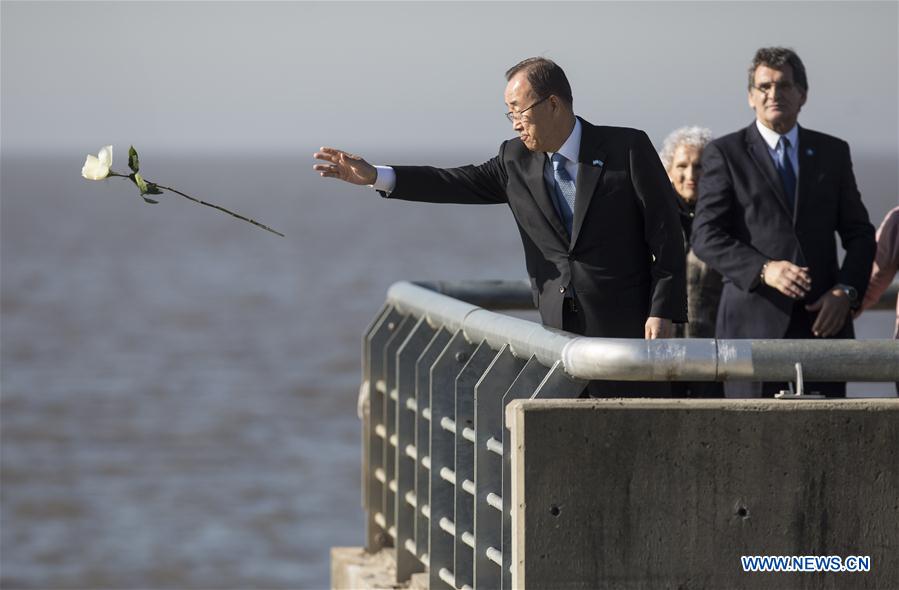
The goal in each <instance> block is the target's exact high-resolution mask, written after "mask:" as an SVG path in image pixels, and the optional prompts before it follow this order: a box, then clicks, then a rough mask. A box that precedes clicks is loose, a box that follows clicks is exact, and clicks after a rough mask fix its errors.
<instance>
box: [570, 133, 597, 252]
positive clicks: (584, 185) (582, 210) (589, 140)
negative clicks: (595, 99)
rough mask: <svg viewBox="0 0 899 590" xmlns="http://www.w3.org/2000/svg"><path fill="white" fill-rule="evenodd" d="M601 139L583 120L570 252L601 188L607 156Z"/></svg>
mask: <svg viewBox="0 0 899 590" xmlns="http://www.w3.org/2000/svg"><path fill="white" fill-rule="evenodd" d="M599 145H600V138H599V137H597V136H596V132H595V131H594V129H593V126H592V125H590V124H589V123H587V122H586V121H584V120H583V119H581V147H580V154H579V156H578V159H579V160H580V161H579V162H578V168H577V181H576V182H575V199H574V220H573V221H572V223H571V226H572V229H571V244H570V245H569V250H571V249H573V248H574V245H575V244H576V243H577V238H578V235H579V234H580V232H581V226H582V225H583V224H584V218H585V217H586V216H587V209H588V208H589V207H590V203H591V201H592V200H593V195H594V194H595V193H596V188H597V187H598V186H599V179H600V177H601V176H602V170H603V163H604V162H605V161H606V154H605V153H604V152H603V151H602V150H600V149H599Z"/></svg>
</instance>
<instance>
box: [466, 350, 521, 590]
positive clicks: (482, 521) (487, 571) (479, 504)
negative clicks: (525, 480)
mask: <svg viewBox="0 0 899 590" xmlns="http://www.w3.org/2000/svg"><path fill="white" fill-rule="evenodd" d="M524 366H525V361H524V360H523V359H519V358H516V357H515V355H513V354H512V350H511V349H510V348H509V345H505V346H503V347H502V349H501V350H500V351H499V353H497V355H496V357H495V358H494V359H493V361H492V362H491V363H490V366H489V367H488V368H487V370H486V372H485V373H484V376H483V377H482V378H481V380H480V381H479V382H478V384H477V386H476V387H475V399H474V407H475V411H474V414H475V417H474V424H475V428H474V430H475V447H474V448H475V456H474V468H475V477H474V481H475V494H476V495H475V505H474V509H475V512H474V537H475V558H474V579H475V583H474V587H475V589H476V590H478V589H494V588H499V587H500V585H501V583H502V574H501V569H502V559H501V555H502V526H503V518H502V516H503V515H502V493H503V491H502V484H503V481H502V471H503V457H502V454H501V451H502V440H503V418H502V411H503V395H504V394H505V393H506V391H508V390H509V387H510V386H511V385H512V383H513V382H514V381H515V380H516V377H517V376H518V375H519V374H520V372H521V370H522V368H523V367H524ZM497 447H499V450H500V453H497V452H496V449H497ZM497 561H499V563H497Z"/></svg>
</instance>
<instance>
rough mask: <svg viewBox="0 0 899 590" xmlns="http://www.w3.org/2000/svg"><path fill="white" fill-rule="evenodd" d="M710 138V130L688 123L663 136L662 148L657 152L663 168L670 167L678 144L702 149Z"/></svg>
mask: <svg viewBox="0 0 899 590" xmlns="http://www.w3.org/2000/svg"><path fill="white" fill-rule="evenodd" d="M711 140H712V132H711V130H709V129H706V128H705V127H699V126H698V125H688V126H686V127H681V128H679V129H675V130H674V131H672V132H671V133H669V134H668V137H666V138H665V141H664V142H663V143H662V150H661V151H660V152H659V157H660V158H662V164H664V165H665V170H668V168H670V167H671V161H672V160H673V159H674V152H675V151H677V147H678V146H680V145H688V146H691V147H695V148H698V149H700V150H702V149H703V148H705V146H706V144H707V143H709V142H710V141H711Z"/></svg>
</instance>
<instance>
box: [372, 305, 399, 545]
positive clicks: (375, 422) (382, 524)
mask: <svg viewBox="0 0 899 590" xmlns="http://www.w3.org/2000/svg"><path fill="white" fill-rule="evenodd" d="M402 319H403V315H402V314H401V313H399V312H398V311H397V310H396V308H395V307H394V306H389V307H388V308H386V309H385V310H384V311H383V313H382V314H381V316H380V317H379V319H378V320H377V321H376V322H375V325H374V326H373V328H372V330H371V331H370V332H369V334H368V335H367V336H366V338H365V344H364V346H365V358H367V359H368V361H367V364H368V367H367V370H368V375H367V379H366V380H367V381H368V384H369V387H368V393H369V398H368V404H367V406H368V412H367V415H366V416H364V419H365V420H366V423H367V428H366V430H367V440H368V454H367V457H366V463H367V466H368V469H367V470H366V472H365V474H364V478H365V482H366V485H365V488H366V489H367V491H368V493H367V495H366V496H367V497H366V532H365V548H366V550H368V551H369V552H370V553H375V552H377V551H378V550H379V549H381V548H382V547H385V546H389V545H390V544H391V539H390V537H389V536H388V534H387V528H388V525H387V523H386V521H385V520H384V514H383V512H382V510H383V508H382V507H383V504H384V495H385V491H386V482H387V477H386V472H385V471H384V448H385V446H386V444H387V441H386V440H385V438H384V433H385V425H384V399H385V395H384V392H385V391H386V384H385V382H384V378H385V367H384V355H383V353H384V347H385V346H386V344H387V342H388V340H389V339H390V337H391V336H392V335H393V333H394V332H395V330H396V329H397V326H399V323H400V322H401V321H402Z"/></svg>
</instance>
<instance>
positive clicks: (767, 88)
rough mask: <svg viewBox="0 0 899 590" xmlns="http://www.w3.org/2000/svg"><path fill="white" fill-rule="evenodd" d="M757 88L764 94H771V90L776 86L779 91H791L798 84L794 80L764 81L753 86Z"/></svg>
mask: <svg viewBox="0 0 899 590" xmlns="http://www.w3.org/2000/svg"><path fill="white" fill-rule="evenodd" d="M753 88H755V89H756V90H758V91H759V92H761V93H762V94H764V95H768V94H771V92H772V91H773V90H774V89H775V88H776V89H777V91H778V92H790V91H791V90H794V89H795V88H796V84H794V83H793V82H777V83H774V82H763V83H762V84H759V85H758V86H753Z"/></svg>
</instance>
